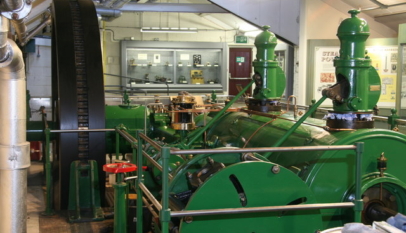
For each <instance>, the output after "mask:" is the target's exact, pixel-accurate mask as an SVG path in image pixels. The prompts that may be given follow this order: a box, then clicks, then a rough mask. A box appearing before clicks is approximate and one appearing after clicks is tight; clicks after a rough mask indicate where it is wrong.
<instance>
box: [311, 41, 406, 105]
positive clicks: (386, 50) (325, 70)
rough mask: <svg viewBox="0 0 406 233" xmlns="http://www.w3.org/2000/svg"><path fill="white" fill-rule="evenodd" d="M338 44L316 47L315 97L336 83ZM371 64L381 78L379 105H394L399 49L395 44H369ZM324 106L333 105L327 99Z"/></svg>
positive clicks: (318, 96)
mask: <svg viewBox="0 0 406 233" xmlns="http://www.w3.org/2000/svg"><path fill="white" fill-rule="evenodd" d="M339 49H340V48H339V47H338V46H325V47H315V56H314V57H315V62H314V90H313V93H314V98H315V99H316V100H319V99H320V98H321V91H322V90H323V89H324V88H326V87H330V86H332V85H334V84H335V83H336V77H335V67H334V64H333V61H334V57H336V56H339ZM366 50H367V51H368V56H369V57H370V58H371V65H372V66H373V67H374V68H375V69H376V71H377V72H378V74H379V76H380V78H381V85H382V86H381V97H380V99H379V102H378V107H394V106H395V99H396V98H395V96H396V73H397V55H398V53H397V51H398V47H397V46H396V45H393V46H367V47H366ZM322 106H332V103H331V101H328V100H326V101H325V102H324V103H323V105H322Z"/></svg>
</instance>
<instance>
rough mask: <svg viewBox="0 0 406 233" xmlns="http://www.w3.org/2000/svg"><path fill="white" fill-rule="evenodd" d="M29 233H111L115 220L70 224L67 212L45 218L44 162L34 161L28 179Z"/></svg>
mask: <svg viewBox="0 0 406 233" xmlns="http://www.w3.org/2000/svg"><path fill="white" fill-rule="evenodd" d="M27 183H28V189H27V232H28V233H110V232H113V220H112V219H107V220H104V221H101V222H84V223H69V222H68V221H67V217H66V216H67V214H66V211H55V215H53V216H44V215H42V214H41V213H42V212H44V210H45V201H44V200H45V182H44V174H43V165H42V162H39V161H32V162H31V166H30V168H29V169H28V177H27Z"/></svg>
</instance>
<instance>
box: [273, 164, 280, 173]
mask: <svg viewBox="0 0 406 233" xmlns="http://www.w3.org/2000/svg"><path fill="white" fill-rule="evenodd" d="M271 171H272V173H274V174H278V173H279V172H280V171H281V168H280V167H279V166H278V165H275V166H272V168H271Z"/></svg>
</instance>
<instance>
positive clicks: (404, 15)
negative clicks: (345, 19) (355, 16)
mask: <svg viewBox="0 0 406 233" xmlns="http://www.w3.org/2000/svg"><path fill="white" fill-rule="evenodd" d="M336 1H337V0H336ZM341 1H342V2H344V3H346V4H348V5H350V6H352V7H354V8H355V9H360V10H361V11H362V12H363V13H365V14H367V15H369V16H371V17H372V18H374V19H375V20H376V21H377V22H380V23H382V24H384V25H386V26H388V27H390V28H391V29H393V30H395V31H398V27H399V24H402V23H406V0H356V1H355V0H341ZM329 4H331V5H333V4H334V1H330V3H329Z"/></svg>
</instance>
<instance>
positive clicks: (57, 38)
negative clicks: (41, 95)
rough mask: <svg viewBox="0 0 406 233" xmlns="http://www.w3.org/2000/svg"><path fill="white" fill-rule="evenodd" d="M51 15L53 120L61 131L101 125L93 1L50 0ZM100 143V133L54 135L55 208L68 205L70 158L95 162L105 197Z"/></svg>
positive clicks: (98, 47) (99, 57) (100, 75)
mask: <svg viewBox="0 0 406 233" xmlns="http://www.w3.org/2000/svg"><path fill="white" fill-rule="evenodd" d="M52 17H53V29H52V98H53V108H54V109H53V110H54V117H53V120H54V121H56V122H57V125H58V126H59V128H60V129H61V130H68V129H103V128H104V127H105V117H104V85H103V66H102V54H101V45H100V33H99V25H98V19H97V14H96V10H95V7H94V3H93V2H92V1H91V0H54V1H53V4H52ZM104 143H105V134H104V133H103V132H91V133H89V132H80V133H62V134H60V135H59V137H58V142H57V144H58V145H57V148H58V151H55V154H56V156H55V158H54V162H53V163H54V170H53V171H54V174H53V177H54V184H55V186H54V187H55V188H54V193H55V207H56V208H57V209H66V208H67V205H68V198H69V175H70V166H71V163H72V162H73V161H75V160H80V161H83V162H86V161H87V160H96V161H97V163H98V173H99V177H100V179H99V188H100V193H101V197H104V189H105V188H104V187H105V185H104V183H105V181H104V179H103V177H104V176H103V174H104V173H103V170H102V168H101V167H102V165H103V164H105V145H104ZM103 199H104V198H102V200H103Z"/></svg>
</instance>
